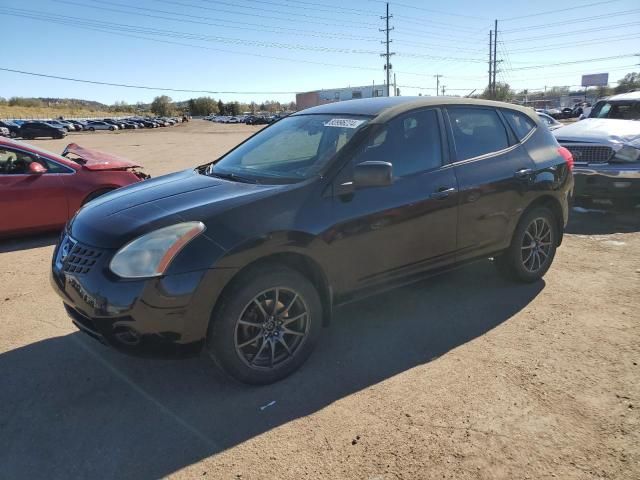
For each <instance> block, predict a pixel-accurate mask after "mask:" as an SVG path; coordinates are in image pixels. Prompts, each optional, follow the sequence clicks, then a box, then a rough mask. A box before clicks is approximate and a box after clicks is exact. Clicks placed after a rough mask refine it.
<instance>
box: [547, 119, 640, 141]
mask: <svg viewBox="0 0 640 480" xmlns="http://www.w3.org/2000/svg"><path fill="white" fill-rule="evenodd" d="M553 134H554V135H555V137H556V139H557V140H558V141H559V142H589V143H608V144H626V145H632V146H634V147H636V148H640V122H638V121H636V120H617V119H612V118H586V119H584V120H581V121H579V122H576V123H572V124H570V125H567V126H565V127H563V128H560V129H558V130H554V131H553Z"/></svg>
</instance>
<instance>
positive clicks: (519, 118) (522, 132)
mask: <svg viewBox="0 0 640 480" xmlns="http://www.w3.org/2000/svg"><path fill="white" fill-rule="evenodd" d="M502 114H503V115H504V117H505V118H506V119H507V122H508V123H509V125H510V126H511V128H512V129H513V132H514V133H515V134H516V137H517V138H518V140H520V141H522V139H523V138H524V137H526V136H527V135H528V134H529V132H531V131H532V130H533V129H534V128H536V124H535V123H533V120H531V119H530V118H529V117H527V116H526V115H525V114H524V113H520V112H515V111H513V110H506V109H505V110H502Z"/></svg>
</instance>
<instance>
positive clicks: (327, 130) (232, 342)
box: [52, 97, 573, 384]
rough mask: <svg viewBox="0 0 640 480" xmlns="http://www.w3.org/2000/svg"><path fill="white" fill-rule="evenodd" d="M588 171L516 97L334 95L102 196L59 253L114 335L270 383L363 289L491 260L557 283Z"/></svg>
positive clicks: (91, 326) (81, 302)
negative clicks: (207, 156) (214, 156)
mask: <svg viewBox="0 0 640 480" xmlns="http://www.w3.org/2000/svg"><path fill="white" fill-rule="evenodd" d="M571 167H572V158H571V155H570V153H569V152H568V151H567V150H566V149H564V148H563V147H560V146H559V145H558V143H557V142H556V140H555V139H554V138H553V136H552V135H551V133H550V132H549V130H548V129H547V128H546V127H545V126H544V125H543V124H541V123H540V120H539V119H538V118H537V116H536V115H535V113H533V111H530V110H527V109H523V108H520V107H517V106H514V105H508V104H504V103H497V102H488V101H477V100H469V99H447V98H443V97H434V98H422V97H417V98H409V97H392V98H375V99H366V100H353V101H346V102H339V103H332V104H329V105H323V106H319V107H315V108H311V109H309V110H305V111H302V112H299V113H296V114H294V115H291V116H289V117H286V118H284V119H282V120H280V121H279V122H277V123H275V124H273V125H271V126H269V127H267V128H265V129H263V130H261V131H260V132H258V133H257V134H255V135H254V136H252V137H250V138H249V139H248V140H246V141H245V142H244V143H242V144H240V145H238V146H237V147H236V148H235V149H233V150H232V151H230V152H229V153H227V154H226V155H224V156H223V157H221V158H219V159H218V160H216V161H214V162H212V163H209V164H206V165H202V166H200V167H198V168H195V169H189V170H186V171H182V172H178V173H173V174H171V175H167V176H164V177H160V178H155V179H152V180H147V181H145V182H141V183H139V184H135V185H132V186H129V187H125V188H121V189H118V190H116V191H115V192H112V193H109V194H107V195H104V196H102V197H100V198H99V199H97V200H95V201H93V202H90V203H89V204H88V205H87V206H85V207H84V208H83V209H82V210H80V211H79V212H78V214H77V215H76V216H75V217H74V218H73V220H72V221H71V222H70V223H69V225H68V226H67V228H66V230H65V232H64V233H63V235H62V237H61V239H60V242H59V244H58V246H57V247H56V249H55V252H54V256H53V265H52V284H53V286H54V288H55V289H56V290H57V291H58V293H59V294H60V295H61V297H62V299H63V302H64V305H65V308H66V309H67V312H68V313H69V315H70V316H71V318H72V320H73V322H74V323H75V324H76V325H77V326H78V328H80V329H81V330H83V331H85V332H86V333H88V334H89V335H91V336H92V337H94V338H96V339H98V340H100V341H102V342H104V343H106V344H109V345H112V346H114V347H116V348H118V349H120V350H123V351H125V352H129V353H142V352H145V353H147V352H153V353H167V352H174V353H175V352H176V351H178V352H181V353H184V352H193V351H200V350H202V349H203V348H204V349H205V350H206V351H207V352H209V354H210V355H211V356H212V357H213V358H214V359H215V361H216V363H217V364H218V365H219V366H220V367H222V369H224V370H225V371H226V372H227V373H229V374H231V375H232V376H234V377H235V378H237V379H239V380H241V381H244V382H248V383H257V384H262V383H269V382H273V381H276V380H278V379H280V378H283V377H284V376H286V375H289V374H290V373H291V372H293V371H294V370H295V369H297V368H298V367H299V366H300V365H301V364H302V363H303V362H304V361H305V359H306V358H307V357H308V356H309V354H310V353H311V351H312V349H313V347H314V345H315V343H316V342H317V340H318V336H319V333H320V329H321V327H322V326H323V325H328V324H329V323H330V320H331V313H332V310H333V309H334V308H335V306H336V305H339V304H342V303H344V302H347V301H349V300H352V299H354V298H357V297H360V296H364V295H370V294H371V293H373V292H376V291H379V290H382V289H387V288H391V287H394V286H398V285H403V284H406V283H408V282H413V281H417V280H419V279H422V278H424V277H425V276H427V275H430V274H433V273H434V272H439V271H442V270H443V269H448V268H452V267H454V266H457V265H460V264H463V263H465V262H469V261H472V260H475V259H478V258H487V257H493V258H494V259H495V261H494V263H495V265H496V266H497V268H498V270H499V271H500V272H502V273H503V274H505V275H506V276H508V277H509V278H512V279H515V280H519V281H524V282H532V281H536V280H538V279H540V277H542V276H543V275H544V274H545V272H546V271H547V269H548V268H549V266H550V265H551V262H552V260H553V257H554V254H555V251H556V247H557V246H558V245H560V242H561V241H562V234H563V229H564V226H565V224H566V221H567V216H568V201H567V198H568V196H569V195H570V191H571V189H572V185H573V177H572V174H571Z"/></svg>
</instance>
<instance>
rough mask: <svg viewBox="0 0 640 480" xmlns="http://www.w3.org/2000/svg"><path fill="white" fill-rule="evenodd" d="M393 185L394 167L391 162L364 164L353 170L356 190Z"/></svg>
mask: <svg viewBox="0 0 640 480" xmlns="http://www.w3.org/2000/svg"><path fill="white" fill-rule="evenodd" d="M392 183H393V165H392V164H391V163H389V162H380V161H369V162H362V163H359V164H358V165H356V166H355V167H354V169H353V184H354V186H355V187H356V188H363V187H385V186H387V185H391V184H392Z"/></svg>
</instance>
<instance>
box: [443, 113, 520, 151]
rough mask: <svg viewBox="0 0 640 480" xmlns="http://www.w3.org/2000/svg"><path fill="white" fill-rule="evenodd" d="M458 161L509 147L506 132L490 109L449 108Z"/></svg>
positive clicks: (496, 114) (496, 115)
mask: <svg viewBox="0 0 640 480" xmlns="http://www.w3.org/2000/svg"><path fill="white" fill-rule="evenodd" d="M448 112H449V118H450V120H451V128H452V130H453V138H454V141H455V144H456V153H457V159H458V160H467V159H469V158H474V157H479V156H480V155H486V154H487V153H492V152H497V151H499V150H503V149H505V148H507V147H508V146H509V141H508V139H507V131H506V130H505V128H504V124H503V123H502V120H500V117H499V116H498V112H496V111H495V110H494V109H492V108H464V107H463V108H449V109H448Z"/></svg>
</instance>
